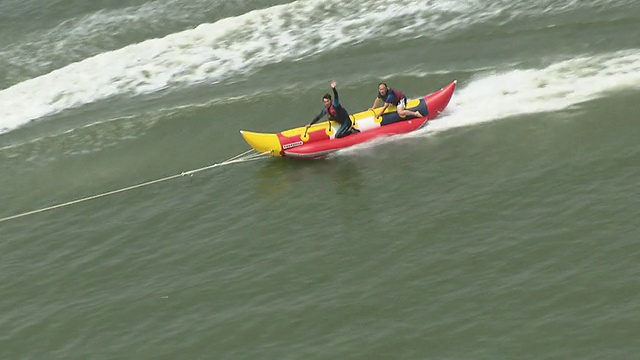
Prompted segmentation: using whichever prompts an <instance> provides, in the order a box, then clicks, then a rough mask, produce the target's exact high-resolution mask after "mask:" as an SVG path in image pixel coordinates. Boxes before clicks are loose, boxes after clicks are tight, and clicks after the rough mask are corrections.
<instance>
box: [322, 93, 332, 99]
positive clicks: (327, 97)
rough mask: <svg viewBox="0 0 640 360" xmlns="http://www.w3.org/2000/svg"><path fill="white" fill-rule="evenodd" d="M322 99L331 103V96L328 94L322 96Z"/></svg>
mask: <svg viewBox="0 0 640 360" xmlns="http://www.w3.org/2000/svg"><path fill="white" fill-rule="evenodd" d="M322 98H323V99H329V101H331V95H329V94H328V93H327V94H324V96H323V97H322Z"/></svg>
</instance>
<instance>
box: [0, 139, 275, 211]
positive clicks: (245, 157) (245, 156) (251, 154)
mask: <svg viewBox="0 0 640 360" xmlns="http://www.w3.org/2000/svg"><path fill="white" fill-rule="evenodd" d="M267 155H269V152H263V153H259V152H257V151H255V150H253V149H251V150H248V151H245V152H243V153H241V154H238V155H236V156H233V157H231V158H229V159H227V160H225V161H222V162H219V163H216V164H212V165H209V166H205V167H201V168H199V169H194V170H189V171H183V172H181V173H180V174H176V175H171V176H167V177H164V178H161V179H156V180H151V181H147V182H143V183H140V184H137V185H132V186H128V187H125V188H121V189H117V190H112V191H107V192H104V193H101V194H97V195H92V196H88V197H85V198H81V199H77V200H73V201H69V202H66V203H62V204H58V205H53V206H48V207H44V208H41V209H37V210H33V211H28V212H25V213H22V214H17V215H12V216H7V217H4V218H0V223H1V222H4V221H8V220H13V219H17V218H21V217H24V216H28V215H34V214H38V213H42V212H45V211H49V210H53V209H58V208H61V207H65V206H70V205H74V204H78V203H81V202H85V201H89V200H94V199H98V198H102V197H105V196H108V195H113V194H118V193H121V192H125V191H129V190H133V189H137V188H141V187H143V186H148V185H152V184H157V183H160V182H163V181H168V180H172V179H175V178H178V177H182V176H186V175H189V176H193V174H195V173H198V172H201V171H204V170H209V169H213V168H217V167H221V166H226V165H231V164H238V163H242V162H248V161H253V160H259V159H263V158H266V157H267Z"/></svg>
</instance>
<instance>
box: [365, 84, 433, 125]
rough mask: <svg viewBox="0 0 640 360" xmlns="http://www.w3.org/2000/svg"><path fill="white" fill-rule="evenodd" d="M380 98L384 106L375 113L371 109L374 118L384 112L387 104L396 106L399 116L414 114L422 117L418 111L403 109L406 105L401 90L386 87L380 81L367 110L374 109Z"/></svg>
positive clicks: (405, 98) (405, 99)
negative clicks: (376, 92) (376, 94)
mask: <svg viewBox="0 0 640 360" xmlns="http://www.w3.org/2000/svg"><path fill="white" fill-rule="evenodd" d="M380 99H382V100H383V101H384V106H383V107H382V110H380V112H378V113H376V112H375V110H374V111H373V112H374V113H375V114H376V119H377V118H378V117H380V116H382V114H384V111H385V110H387V108H388V107H389V105H395V106H396V109H397V112H398V115H400V117H405V116H407V115H411V116H415V117H417V118H421V117H422V114H421V113H420V112H419V111H411V110H407V109H405V108H406V107H407V97H406V96H404V94H403V93H402V92H400V91H398V90H393V89H392V88H390V87H388V86H387V84H385V83H380V84H379V85H378V96H377V97H376V99H375V101H374V102H373V106H371V108H370V109H369V110H373V109H375V108H376V106H378V102H380Z"/></svg>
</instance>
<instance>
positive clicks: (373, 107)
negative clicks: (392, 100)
mask: <svg viewBox="0 0 640 360" xmlns="http://www.w3.org/2000/svg"><path fill="white" fill-rule="evenodd" d="M379 102H380V98H379V97H377V98H376V99H375V100H374V101H373V105H371V108H370V109H369V110H373V109H375V108H376V106H378V103H379Z"/></svg>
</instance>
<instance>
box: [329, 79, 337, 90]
mask: <svg viewBox="0 0 640 360" xmlns="http://www.w3.org/2000/svg"><path fill="white" fill-rule="evenodd" d="M329 85H331V88H332V89H335V88H336V81H335V80H331V82H330V83H329Z"/></svg>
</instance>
